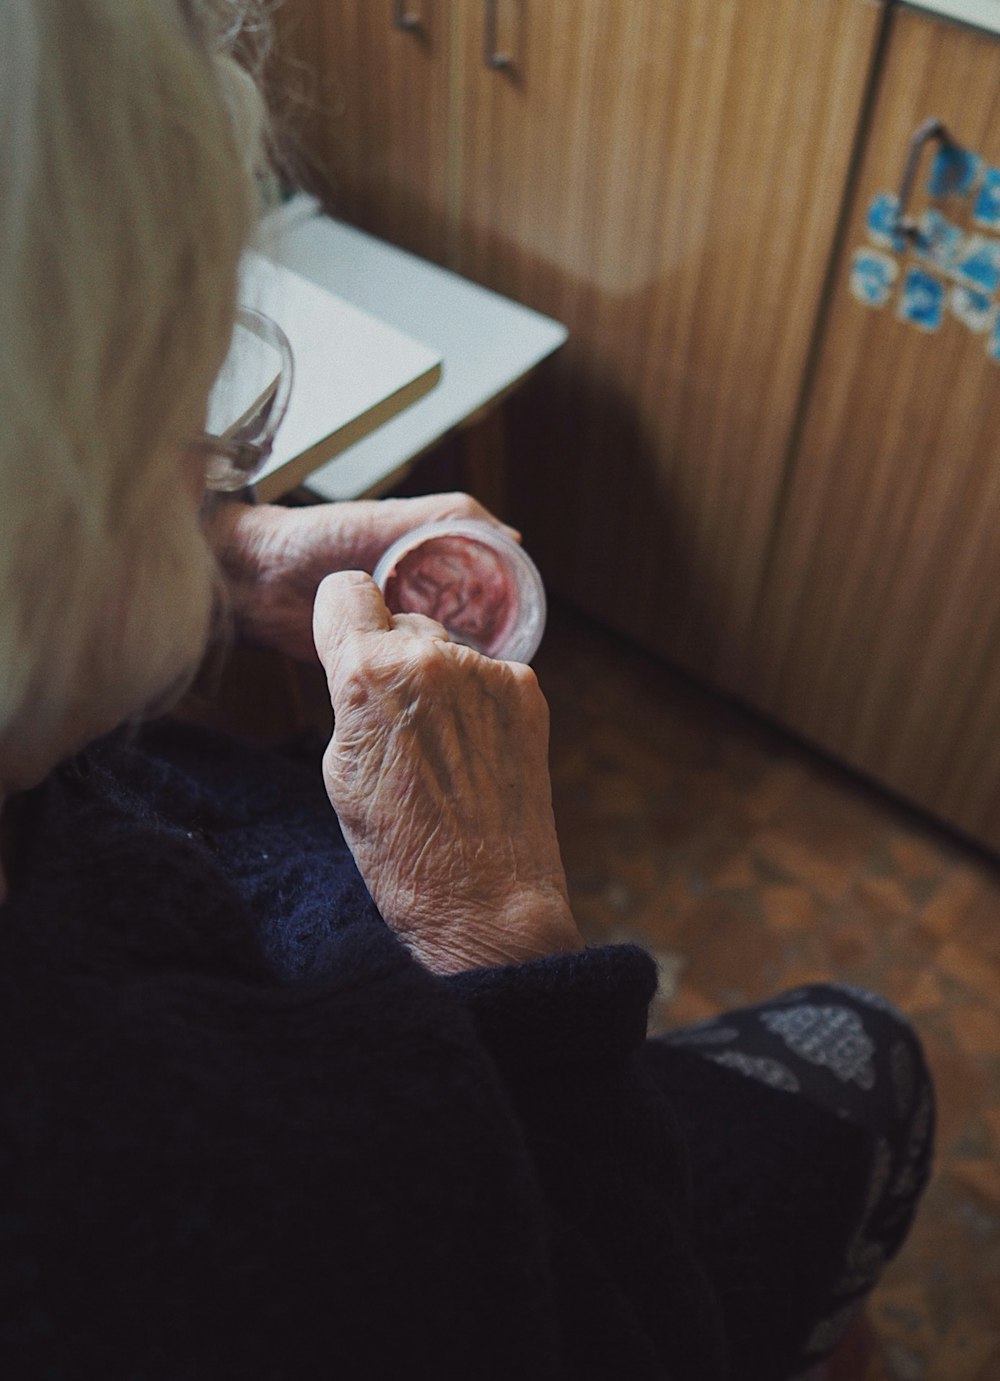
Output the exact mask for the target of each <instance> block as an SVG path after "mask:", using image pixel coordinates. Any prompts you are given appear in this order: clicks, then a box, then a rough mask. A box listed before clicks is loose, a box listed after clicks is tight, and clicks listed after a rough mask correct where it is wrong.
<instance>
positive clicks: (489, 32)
mask: <svg viewBox="0 0 1000 1381" xmlns="http://www.w3.org/2000/svg"><path fill="white" fill-rule="evenodd" d="M483 62H485V63H486V66H487V67H489V68H490V69H491V70H492V71H494V72H498V71H500V70H501V68H504V67H510V66H511V65H512V59H511V56H510V54H509V53H500V52H497V0H486V15H485V22H484V24H483Z"/></svg>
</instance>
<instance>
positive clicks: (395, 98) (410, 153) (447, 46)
mask: <svg viewBox="0 0 1000 1381" xmlns="http://www.w3.org/2000/svg"><path fill="white" fill-rule="evenodd" d="M400 12H401V13H403V14H404V15H407V16H411V17H412V20H413V21H414V22H413V23H412V25H411V27H408V28H400V27H398V26H397V24H396V23H395V16H396V15H397V14H398V13H400ZM277 18H278V20H279V24H280V27H279V40H278V75H279V77H280V80H281V83H282V85H283V86H284V87H286V88H289V89H291V90H292V92H293V93H294V94H293V97H292V99H291V101H288V102H286V104H287V105H288V124H289V126H290V127H291V130H292V131H293V132H294V131H300V132H301V137H302V140H303V142H304V145H305V161H306V163H307V167H308V181H310V182H312V183H315V184H316V189H317V190H318V191H319V193H320V194H321V195H322V197H323V200H324V203H325V205H326V207H327V209H328V210H329V211H330V212H331V214H333V215H335V216H338V217H340V218H341V219H343V220H346V221H349V222H350V223H351V224H352V225H357V226H359V227H360V228H361V229H363V230H367V231H369V232H371V233H372V234H374V235H379V236H381V237H382V238H383V239H386V240H390V241H392V242H393V243H394V244H398V245H402V246H403V248H404V249H409V250H411V251H412V252H413V253H415V254H420V255H421V256H423V257H424V258H427V259H432V260H434V261H436V262H438V263H443V262H445V261H446V260H447V258H448V257H449V254H450V253H451V237H450V230H449V227H450V218H449V211H448V188H449V185H450V178H449V174H450V170H451V163H452V161H453V159H454V157H455V140H454V138H453V137H452V136H453V135H454V133H455V132H456V131H455V126H454V125H453V124H452V123H450V122H449V58H450V54H451V52H452V47H451V42H450V24H451V6H450V5H449V3H448V0H406V3H405V4H403V5H397V4H394V3H393V0H286V3H285V4H284V5H283V6H281V7H280V8H279V10H278V12H277Z"/></svg>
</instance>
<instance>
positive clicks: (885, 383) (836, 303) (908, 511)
mask: <svg viewBox="0 0 1000 1381" xmlns="http://www.w3.org/2000/svg"><path fill="white" fill-rule="evenodd" d="M998 71H1000V47H998V44H997V41H996V40H995V39H992V38H988V37H986V36H984V35H981V34H977V33H975V32H974V31H972V30H969V29H963V28H960V27H958V26H955V25H952V24H948V23H944V22H940V21H936V20H934V19H931V18H929V17H927V16H925V15H920V14H917V13H915V12H912V11H907V10H898V11H896V12H895V13H894V14H893V16H892V29H891V34H890V39H889V43H888V46H887V49H886V63H885V67H884V70H883V72H882V74H881V78H880V83H879V92H878V99H877V101H876V104H875V108H874V112H873V118H872V122H871V129H870V131H869V135H868V138H867V140H866V145H865V156H864V161H863V165H862V169H861V176H860V179H859V183H858V188H857V195H856V199H855V203H854V206H853V208H852V211H851V216H850V221H849V233H848V234H847V236H846V237H845V243H844V247H843V253H842V260H841V263H840V265H839V270H838V274H837V278H836V282H835V285H834V293H833V298H832V303H831V310H830V315H829V321H828V325H827V329H826V331H825V333H824V338H823V344H822V350H821V353H820V355H819V359H818V366H817V370H816V373H815V377H814V379H813V380H812V383H811V387H810V391H809V407H808V410H807V413H806V417H805V425H804V428H803V433H802V438H801V444H800V446H799V448H798V453H797V455H796V456H795V458H794V464H793V466H792V468H791V472H790V479H791V483H790V485H789V488H788V491H787V495H786V501H785V504H784V508H783V511H782V515H781V521H780V525H779V529H778V540H777V543H776V546H775V551H774V559H773V561H772V563H771V566H770V569H769V572H768V575H767V581H766V586H765V590H764V595H763V599H762V601H761V606H760V611H759V618H758V621H757V625H756V643H755V655H754V662H753V668H752V671H751V672H750V674H749V675H748V680H747V694H748V697H749V698H750V699H751V700H752V701H753V702H754V703H755V704H757V705H759V706H761V707H763V708H764V709H766V710H767V711H769V712H770V713H772V714H774V715H776V716H777V717H778V718H779V719H780V720H782V721H783V722H784V723H785V724H787V725H790V726H791V727H793V728H794V729H796V730H797V731H798V732H800V733H802V734H804V735H806V736H807V737H809V738H811V739H813V740H814V741H816V742H818V743H820V744H822V745H823V746H824V747H826V748H828V749H830V750H832V751H833V752H835V753H837V754H838V755H839V756H841V757H843V758H844V759H846V760H847V761H848V762H850V763H852V764H853V765H855V766H857V767H860V768H862V769H863V770H864V771H866V772H868V773H869V774H870V775H872V776H874V777H876V778H877V779H878V780H879V781H881V782H883V783H884V784H887V785H889V786H890V787H892V788H893V789H895V790H896V791H898V792H900V793H902V794H903V795H905V796H907V797H909V798H910V799H912V800H914V801H917V802H918V803H920V804H922V805H923V806H925V807H926V808H927V809H929V810H931V811H933V812H934V813H935V814H937V815H939V816H941V817H943V818H944V819H946V820H949V821H951V822H952V823H954V824H957V825H958V826H960V827H961V828H962V829H964V830H967V831H968V832H969V833H971V834H973V835H975V836H977V837H978V838H980V839H982V840H984V841H985V842H987V843H989V844H991V846H992V847H994V848H998V847H1000V364H998V363H996V362H995V361H992V360H990V359H989V358H988V357H987V353H986V349H985V341H984V336H983V335H981V334H976V333H974V332H972V331H971V330H969V328H968V327H967V326H966V325H964V324H963V323H961V322H960V321H959V320H958V319H956V318H955V317H954V316H952V315H951V314H950V313H949V312H947V311H946V312H945V315H944V320H943V323H942V325H941V327H940V329H938V330H936V331H933V332H925V331H922V330H920V329H918V328H916V327H915V326H914V325H913V324H911V323H910V322H906V321H902V320H900V319H899V317H898V315H897V312H896V310H895V306H894V305H893V304H892V303H890V304H888V305H887V306H885V307H883V308H879V309H873V308H870V307H867V306H864V305H862V304H861V303H860V302H858V301H856V300H855V299H854V298H853V297H852V296H851V295H850V292H849V289H848V278H849V273H850V263H851V256H852V255H853V252H854V250H855V249H856V248H857V247H858V246H860V245H863V244H864V243H865V242H866V231H865V218H866V214H867V210H868V207H869V206H870V204H871V202H872V199H873V198H874V197H875V196H876V195H877V194H878V193H880V192H883V191H888V192H893V191H895V189H896V188H897V186H898V183H899V179H900V174H901V170H902V166H903V162H904V156H905V153H906V148H907V144H908V141H909V139H910V136H911V134H912V133H913V131H914V130H915V129H916V127H917V126H918V125H919V124H920V123H921V122H922V121H923V120H925V119H926V118H928V117H931V116H936V117H938V118H940V119H941V120H943V121H944V123H945V125H946V127H947V128H948V129H949V130H950V131H951V133H952V134H953V136H954V137H955V138H956V139H957V140H958V141H959V142H960V143H961V144H962V145H963V146H964V147H966V148H968V149H970V150H974V151H976V152H977V153H979V154H981V155H982V156H983V157H984V158H985V159H986V160H987V161H988V162H990V163H992V164H993V165H994V166H997V165H1000V82H998V80H997V76H998ZM931 157H932V154H931V152H930V151H928V152H927V153H926V154H925V156H924V159H923V162H922V165H921V171H920V175H919V177H918V180H917V183H916V186H915V189H914V196H913V204H912V211H913V212H914V213H920V212H921V211H922V210H923V209H925V208H926V207H927V206H928V205H934V206H935V207H937V209H938V210H939V211H940V212H941V213H942V214H945V215H947V217H948V218H949V219H950V220H951V221H953V222H954V223H956V224H959V225H961V226H962V227H963V229H967V230H971V229H974V227H973V226H972V224H971V220H970V207H971V202H970V201H969V199H964V200H963V199H959V198H956V197H949V198H946V199H943V200H939V201H933V202H931V200H930V199H929V197H928V190H927V184H928V177H927V174H928V172H929V168H930V163H931ZM994 238H996V237H994ZM998 243H1000V241H998ZM902 257H903V271H905V268H906V267H907V265H909V264H911V263H915V262H916V260H915V259H914V257H913V255H912V254H909V255H906V256H902Z"/></svg>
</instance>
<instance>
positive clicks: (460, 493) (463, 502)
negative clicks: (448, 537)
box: [446, 489, 483, 518]
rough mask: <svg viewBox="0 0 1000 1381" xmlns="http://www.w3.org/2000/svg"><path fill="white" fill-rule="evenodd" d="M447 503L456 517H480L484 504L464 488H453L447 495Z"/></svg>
mask: <svg viewBox="0 0 1000 1381" xmlns="http://www.w3.org/2000/svg"><path fill="white" fill-rule="evenodd" d="M446 503H447V506H448V508H449V509H450V511H451V513H452V514H453V515H454V516H455V517H456V518H474V517H478V516H479V514H480V513H482V511H483V506H482V504H481V503H480V502H479V501H478V499H474V498H473V497H472V495H471V494H466V493H465V491H464V490H462V489H455V490H453V491H452V492H451V493H450V494H449V495H448V496H447V499H446Z"/></svg>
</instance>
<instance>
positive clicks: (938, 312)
mask: <svg viewBox="0 0 1000 1381" xmlns="http://www.w3.org/2000/svg"><path fill="white" fill-rule="evenodd" d="M899 315H900V316H901V317H902V319H903V320H904V321H910V322H912V323H913V325H914V326H919V327H920V329H921V330H922V331H936V330H937V329H938V327H939V326H940V325H941V319H942V316H943V315H944V284H943V283H941V282H939V280H938V279H937V278H933V277H931V275H930V274H929V273H925V272H924V270H923V269H918V268H911V269H908V270H907V273H906V277H905V278H904V279H903V291H902V295H901V296H900V299H899Z"/></svg>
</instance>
